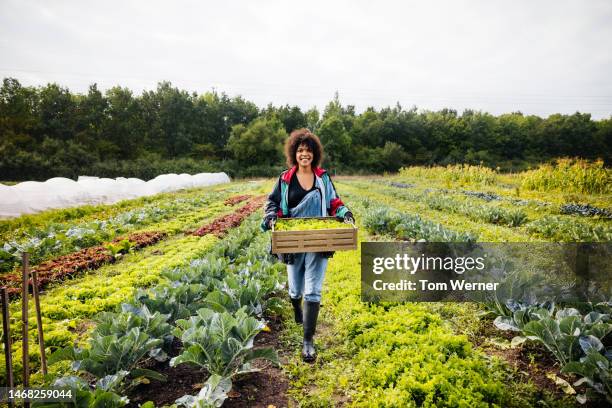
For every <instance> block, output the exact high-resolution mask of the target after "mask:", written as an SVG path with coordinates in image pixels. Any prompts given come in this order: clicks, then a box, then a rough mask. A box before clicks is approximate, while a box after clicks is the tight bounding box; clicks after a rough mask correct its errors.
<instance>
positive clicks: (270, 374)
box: [127, 316, 289, 408]
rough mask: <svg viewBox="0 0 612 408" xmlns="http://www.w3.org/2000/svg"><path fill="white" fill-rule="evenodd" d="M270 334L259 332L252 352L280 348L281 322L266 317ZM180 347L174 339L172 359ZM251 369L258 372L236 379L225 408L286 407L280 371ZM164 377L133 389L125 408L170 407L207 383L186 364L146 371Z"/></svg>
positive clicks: (284, 379) (159, 365)
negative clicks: (141, 407)
mask: <svg viewBox="0 0 612 408" xmlns="http://www.w3.org/2000/svg"><path fill="white" fill-rule="evenodd" d="M267 321H268V327H270V331H269V332H265V331H262V332H260V333H259V334H258V335H257V336H256V337H255V342H254V344H255V348H256V349H258V348H262V347H273V348H275V349H277V350H280V349H281V348H282V344H281V341H280V338H279V334H280V332H281V330H282V325H283V322H282V320H281V319H280V317H278V316H268V317H267ZM181 348H182V345H181V342H180V340H178V339H175V340H174V343H173V345H172V350H171V351H170V352H169V355H171V356H173V357H174V356H177V355H178V354H180V351H181ZM253 366H254V367H256V368H258V369H259V370H260V371H258V372H254V373H250V374H247V375H244V376H242V377H240V378H238V379H237V380H236V381H235V382H234V385H233V387H232V390H231V391H230V392H229V395H228V399H227V400H225V403H224V404H223V406H224V407H268V406H269V405H274V406H277V407H286V406H287V389H288V387H289V381H288V379H287V377H286V376H285V374H284V373H283V370H282V369H281V368H279V367H275V366H274V365H273V364H271V363H269V362H266V361H255V362H254V363H253ZM147 368H150V369H152V370H155V371H157V372H159V373H161V374H163V375H165V376H166V378H167V381H166V382H162V381H158V380H152V381H151V382H150V383H149V384H140V385H139V386H138V387H136V388H134V389H133V390H132V391H131V392H130V394H129V395H128V398H129V400H130V403H129V404H128V405H127V407H128V408H129V407H133V408H137V407H138V406H140V405H141V404H143V403H145V402H146V401H152V402H153V403H154V404H155V406H157V407H159V406H162V405H171V404H173V403H174V402H175V401H176V400H177V399H178V398H180V397H182V396H183V395H189V394H197V393H198V392H199V390H200V389H201V388H202V386H203V385H204V383H205V382H206V378H207V377H208V374H207V373H206V370H204V369H201V368H199V367H195V366H192V365H188V364H181V365H178V366H176V367H170V366H169V365H168V362H163V363H160V362H156V363H155V364H154V365H152V366H150V367H147Z"/></svg>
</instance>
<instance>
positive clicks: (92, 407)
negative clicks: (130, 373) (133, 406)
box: [32, 372, 129, 408]
mask: <svg viewBox="0 0 612 408" xmlns="http://www.w3.org/2000/svg"><path fill="white" fill-rule="evenodd" d="M125 375H126V373H125V372H120V373H119V374H118V375H113V376H107V377H104V378H103V379H101V380H99V381H98V382H97V383H96V385H95V387H94V389H93V390H92V389H91V388H90V386H89V384H88V383H87V381H85V380H83V379H82V378H79V377H75V376H68V377H61V378H58V379H56V380H55V381H54V382H53V383H52V384H51V387H52V388H59V389H69V390H71V391H72V392H73V393H74V399H75V401H74V402H72V401H70V402H40V403H36V402H35V403H32V407H33V408H38V407H45V408H72V407H74V406H77V407H79V408H102V407H104V408H119V407H123V406H125V405H126V404H127V403H128V402H129V400H128V399H127V397H122V396H119V395H117V394H115V393H114V392H112V391H111V390H113V389H115V388H117V386H118V384H119V383H120V382H121V380H122V379H123V377H125Z"/></svg>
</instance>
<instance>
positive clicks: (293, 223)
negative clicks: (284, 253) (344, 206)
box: [274, 218, 349, 231]
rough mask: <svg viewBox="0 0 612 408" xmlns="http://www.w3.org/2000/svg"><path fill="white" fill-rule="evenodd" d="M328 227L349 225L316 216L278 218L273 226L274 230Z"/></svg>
mask: <svg viewBox="0 0 612 408" xmlns="http://www.w3.org/2000/svg"><path fill="white" fill-rule="evenodd" d="M330 228H349V226H348V225H347V224H346V223H344V222H341V221H338V220H336V219H334V218H330V219H325V220H322V219H317V218H280V219H278V221H277V222H276V225H275V226H274V229H275V230H276V231H310V230H323V229H330Z"/></svg>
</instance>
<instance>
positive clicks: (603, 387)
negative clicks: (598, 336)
mask: <svg viewBox="0 0 612 408" xmlns="http://www.w3.org/2000/svg"><path fill="white" fill-rule="evenodd" d="M580 346H581V347H582V349H583V351H584V352H585V354H586V355H585V356H584V357H581V358H580V361H570V362H569V363H567V364H566V365H564V366H563V368H562V369H561V372H562V373H573V374H578V375H580V376H581V377H582V378H580V379H579V380H578V381H576V382H575V383H574V386H579V385H581V384H587V385H588V386H589V387H591V388H592V389H593V390H595V391H596V392H597V393H599V394H601V395H603V396H604V397H605V398H606V400H607V401H608V403H610V404H612V363H611V361H612V352H611V351H610V350H608V351H607V352H606V355H602V354H601V353H600V351H602V350H603V349H602V348H601V347H599V343H597V342H591V341H588V340H584V341H582V342H581V343H580ZM577 398H578V401H579V402H581V403H585V402H586V401H587V399H588V393H585V394H582V395H579V396H578V397H577Z"/></svg>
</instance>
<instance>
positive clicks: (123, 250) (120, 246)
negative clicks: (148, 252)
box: [104, 239, 134, 258]
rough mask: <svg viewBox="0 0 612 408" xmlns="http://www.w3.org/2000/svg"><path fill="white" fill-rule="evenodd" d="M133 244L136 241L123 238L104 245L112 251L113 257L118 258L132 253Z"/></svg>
mask: <svg viewBox="0 0 612 408" xmlns="http://www.w3.org/2000/svg"><path fill="white" fill-rule="evenodd" d="M133 246H134V243H132V242H130V240H128V239H123V240H121V241H119V242H117V243H113V242H110V243H108V244H106V245H104V247H105V248H106V249H108V250H109V251H110V253H111V255H112V256H113V258H118V257H120V256H121V255H123V254H127V253H130V252H131V251H132V248H133Z"/></svg>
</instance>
